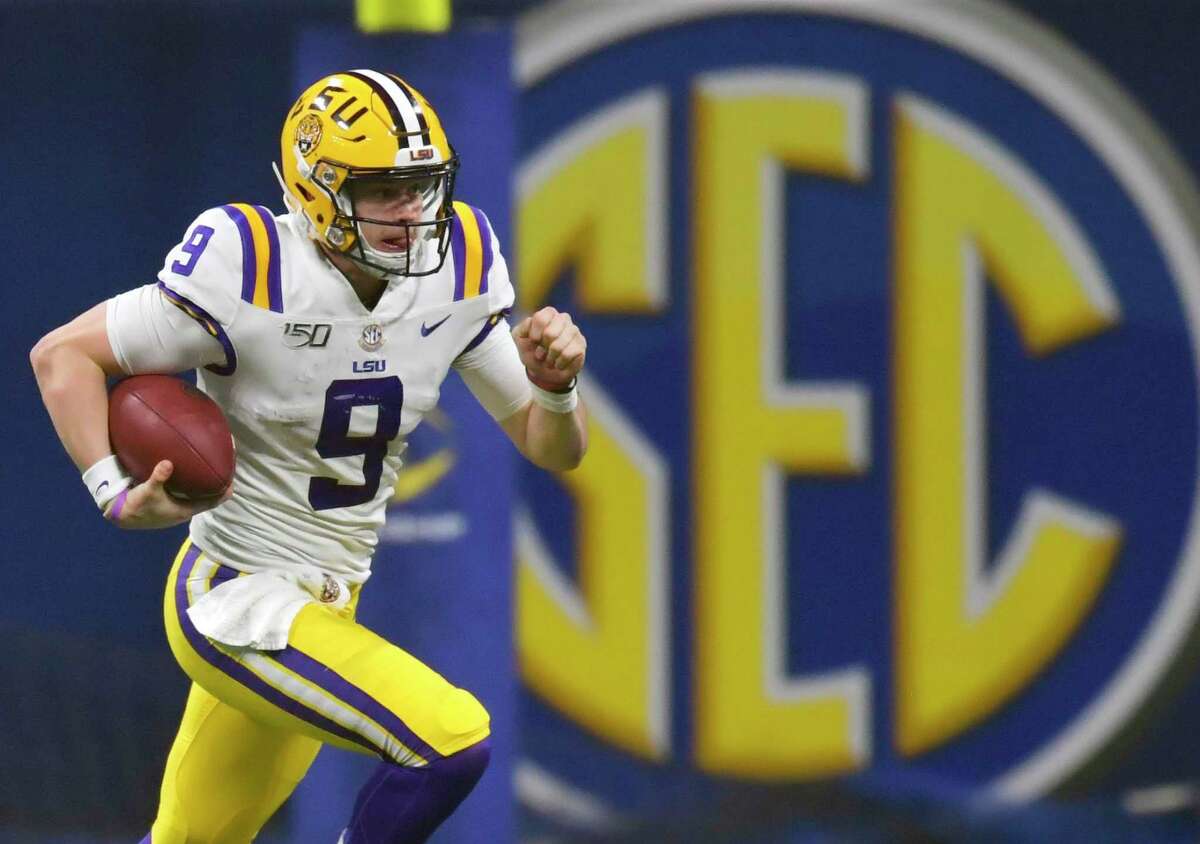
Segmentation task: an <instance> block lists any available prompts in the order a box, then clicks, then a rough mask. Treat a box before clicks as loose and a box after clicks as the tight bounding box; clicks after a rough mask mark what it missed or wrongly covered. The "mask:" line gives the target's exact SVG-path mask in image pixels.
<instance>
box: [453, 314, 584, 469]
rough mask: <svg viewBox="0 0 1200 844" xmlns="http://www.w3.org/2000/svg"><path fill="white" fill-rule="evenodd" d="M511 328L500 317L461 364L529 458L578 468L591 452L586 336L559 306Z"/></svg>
mask: <svg viewBox="0 0 1200 844" xmlns="http://www.w3.org/2000/svg"><path fill="white" fill-rule="evenodd" d="M560 317H561V318H560ZM493 326H494V327H495V328H496V329H497V330H494V331H492V330H491V328H492V327H493ZM507 328H508V323H507V322H505V321H504V320H503V319H502V318H501V314H497V315H496V316H495V317H494V318H493V320H492V321H491V322H490V323H488V325H487V326H486V327H485V331H487V332H488V333H487V334H486V337H484V338H483V339H482V340H479V341H478V342H477V343H476V344H472V347H471V349H470V350H469V351H467V352H465V353H464V354H462V355H460V356H459V358H458V360H456V361H455V363H454V366H455V369H457V370H458V373H459V374H460V375H461V376H462V379H463V381H464V382H466V385H467V387H469V388H470V390H471V392H472V393H473V394H474V396H475V398H476V399H478V400H479V403H480V404H481V405H483V407H484V408H485V409H486V410H487V412H488V413H489V414H491V416H492V418H493V419H495V420H496V421H497V422H498V423H499V425H500V427H501V428H502V429H503V430H504V432H505V433H506V434H507V435H508V437H509V439H511V440H512V442H513V445H515V446H516V447H517V450H518V451H519V452H521V454H522V455H523V456H524V457H525V458H526V459H528V460H529V461H531V462H532V463H534V464H535V465H537V466H540V467H541V468H543V469H550V470H552V471H563V470H567V469H574V468H575V467H576V466H578V465H579V462H580V461H581V460H582V459H583V455H584V452H585V451H587V427H586V424H585V421H586V417H585V411H584V408H583V404H582V403H581V402H580V401H579V398H578V396H577V394H576V392H575V388H574V382H575V376H576V375H577V374H578V372H579V370H580V369H581V368H582V367H583V359H584V352H585V351H586V348H587V344H586V341H585V340H584V338H583V335H582V334H581V333H580V332H579V329H578V328H577V327H575V326H574V325H573V324H571V319H570V317H569V316H568V315H566V314H559V313H558V312H557V311H555V310H554V309H553V308H543V309H542V310H541V311H538V313H537V314H534V315H533V316H532V317H530V318H528V319H525V320H523V321H522V322H521V323H520V325H518V326H517V328H516V329H515V330H514V331H512V332H511V333H510V332H509V331H508V330H507ZM501 329H503V330H501ZM534 338H536V339H534ZM539 350H540V351H539ZM535 381H536V382H538V383H540V384H541V386H540V387H539V386H537V383H535Z"/></svg>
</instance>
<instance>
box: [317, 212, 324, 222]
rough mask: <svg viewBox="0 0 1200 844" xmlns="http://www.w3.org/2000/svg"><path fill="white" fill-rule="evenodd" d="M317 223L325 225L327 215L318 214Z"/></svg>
mask: <svg viewBox="0 0 1200 844" xmlns="http://www.w3.org/2000/svg"><path fill="white" fill-rule="evenodd" d="M317 222H318V223H324V222H325V215H324V214H318V215H317Z"/></svg>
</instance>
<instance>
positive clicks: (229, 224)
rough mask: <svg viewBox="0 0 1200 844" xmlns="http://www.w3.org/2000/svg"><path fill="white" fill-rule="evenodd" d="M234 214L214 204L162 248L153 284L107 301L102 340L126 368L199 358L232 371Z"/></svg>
mask: <svg viewBox="0 0 1200 844" xmlns="http://www.w3.org/2000/svg"><path fill="white" fill-rule="evenodd" d="M242 241H243V238H242V237H241V233H240V230H239V227H238V226H237V225H236V223H235V222H234V219H233V218H232V217H231V216H230V215H229V214H228V213H227V212H226V211H225V210H224V209H223V208H213V209H209V210H208V211H205V212H204V213H203V214H201V215H200V216H199V217H197V218H196V219H195V220H194V221H193V222H192V224H191V225H190V226H189V227H188V229H187V232H186V234H185V235H184V237H183V240H182V241H181V242H180V243H179V244H178V245H176V246H175V247H174V248H173V249H172V250H171V251H170V252H168V253H167V257H166V260H165V261H164V262H163V268H162V270H160V271H159V274H158V283H157V284H156V285H147V286H145V287H141V288H136V289H134V290H130V291H128V292H126V293H122V294H120V295H118V296H115V297H113V298H112V299H110V300H109V302H108V304H107V310H106V316H107V327H108V339H109V344H110V345H111V346H112V349H113V353H114V355H115V356H116V358H117V362H118V363H119V364H120V365H121V368H122V369H124V370H125V371H126V372H128V373H130V374H133V373H144V372H181V371H184V370H187V369H194V368H196V367H199V366H205V367H207V368H208V369H209V370H210V371H212V372H214V373H216V374H219V375H232V374H233V372H234V370H235V369H236V368H237V351H236V350H235V349H234V347H233V342H232V341H231V340H230V338H229V333H228V329H229V327H230V326H231V325H232V324H233V321H234V319H235V318H236V317H237V312H238V303H239V300H240V299H241V295H240V294H241V291H242V288H243V286H244V280H243V276H244V275H245V273H244V272H243V264H244V263H245V260H244V257H243V253H244V250H245V244H244V243H243V242H242Z"/></svg>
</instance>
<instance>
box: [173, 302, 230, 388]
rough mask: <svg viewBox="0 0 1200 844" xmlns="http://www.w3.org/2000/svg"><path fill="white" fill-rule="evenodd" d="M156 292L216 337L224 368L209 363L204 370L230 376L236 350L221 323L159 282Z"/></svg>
mask: <svg viewBox="0 0 1200 844" xmlns="http://www.w3.org/2000/svg"><path fill="white" fill-rule="evenodd" d="M158 290H159V292H160V293H161V294H162V295H163V298H165V299H166V300H167V301H168V302H170V303H171V304H172V305H174V306H175V307H177V308H179V310H181V311H183V312H184V313H185V314H187V315H188V316H189V317H191V318H192V319H194V320H195V321H196V322H198V323H200V325H201V326H203V327H204V330H205V331H207V332H208V333H209V334H211V335H212V336H213V337H216V338H217V341H218V342H219V343H220V344H221V348H222V349H224V350H225V364H224V366H218V365H217V364H215V363H210V364H209V365H208V366H206V367H204V368H205V369H207V370H208V371H209V372H212V373H214V374H216V375H232V374H233V373H234V371H235V370H236V369H237V350H236V349H235V348H234V347H233V341H232V340H230V339H229V335H228V334H227V333H226V332H225V329H224V328H222V327H221V323H219V322H217V320H216V319H214V318H213V316H212V314H210V313H209V312H208V311H206V310H204V308H202V307H200V306H199V305H197V304H196V303H195V302H193V301H192V300H191V299H189V298H188V297H186V296H183V295H182V294H180V293H176V292H175V291H174V290H172V289H171V288H169V287H167V286H166V285H165V284H163V283H162V282H161V281H160V282H159V283H158Z"/></svg>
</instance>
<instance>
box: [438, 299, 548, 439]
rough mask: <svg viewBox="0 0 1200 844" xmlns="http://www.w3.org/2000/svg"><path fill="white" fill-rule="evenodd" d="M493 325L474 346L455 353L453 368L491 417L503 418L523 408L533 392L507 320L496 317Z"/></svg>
mask: <svg viewBox="0 0 1200 844" xmlns="http://www.w3.org/2000/svg"><path fill="white" fill-rule="evenodd" d="M495 326H496V330H495V331H492V332H490V333H489V334H488V335H487V336H486V337H485V338H484V339H483V340H481V341H480V342H479V344H478V345H477V346H475V348H473V349H471V350H470V351H469V352H467V353H465V354H462V355H459V357H458V360H456V361H455V362H454V368H455V369H456V370H457V371H458V374H459V375H460V376H461V377H462V379H463V382H464V383H465V384H466V385H467V388H468V389H470V391H471V394H472V395H474V396H475V399H476V400H477V401H478V402H479V403H480V404H481V405H483V407H484V409H485V410H486V411H487V412H488V413H489V414H490V415H491V417H492V418H493V419H496V420H504V419H507V418H508V417H510V416H512V415H513V414H514V413H516V412H517V411H518V410H520V409H521V408H522V407H524V406H525V405H526V404H527V403H528V402H529V400H530V399H531V398H532V397H533V393H532V390H530V387H529V379H528V378H527V377H526V375H525V367H524V365H523V364H522V363H521V357H520V355H518V354H517V343H516V341H515V340H513V338H512V334H511V333H509V327H508V320H506V319H503V318H498V320H497V322H496V323H495Z"/></svg>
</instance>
